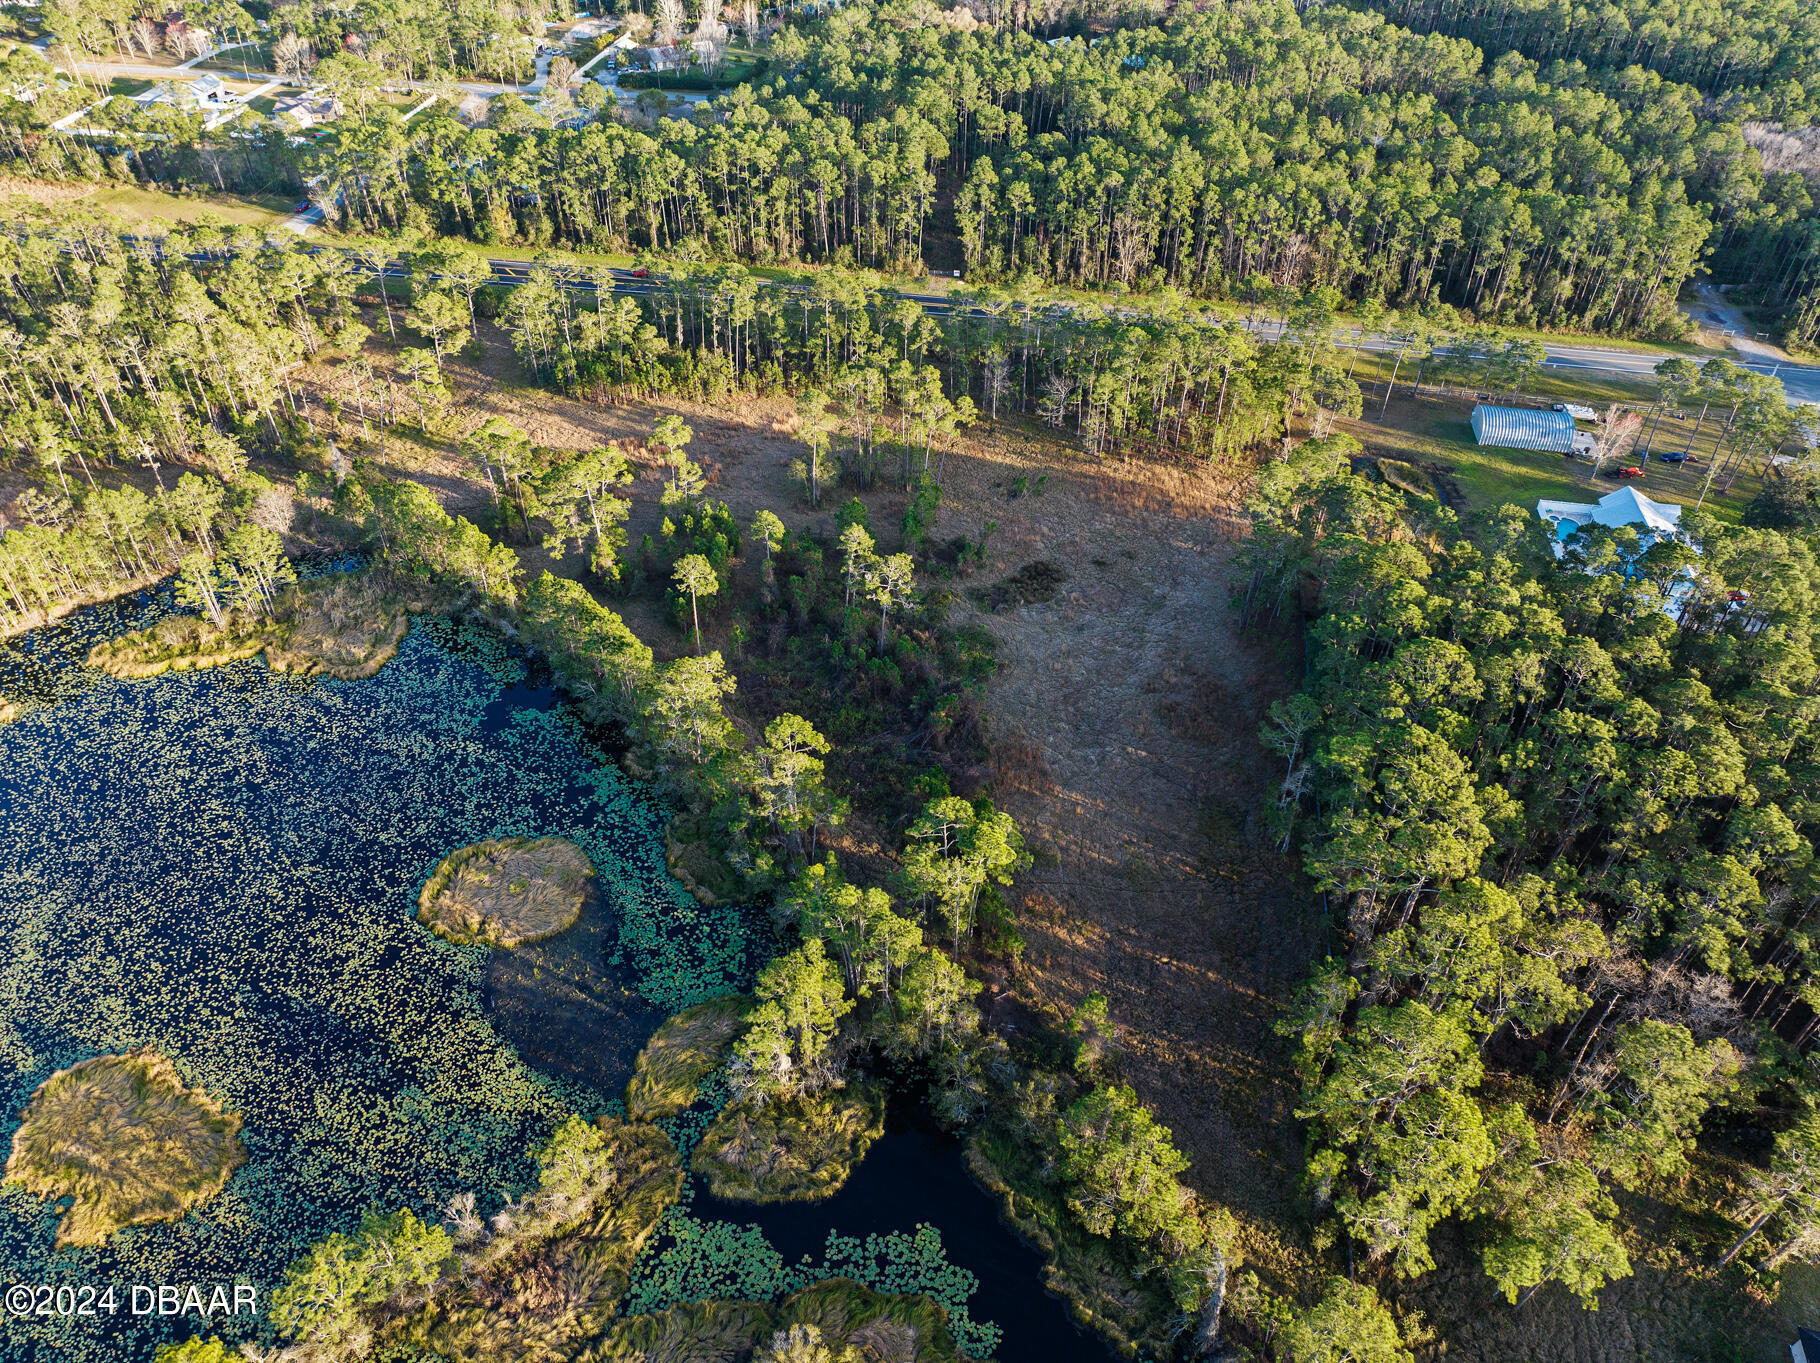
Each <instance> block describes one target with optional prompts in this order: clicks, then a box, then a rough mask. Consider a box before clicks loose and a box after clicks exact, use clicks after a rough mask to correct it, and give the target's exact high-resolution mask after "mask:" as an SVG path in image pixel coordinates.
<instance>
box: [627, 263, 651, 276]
mask: <svg viewBox="0 0 1820 1363" xmlns="http://www.w3.org/2000/svg"><path fill="white" fill-rule="evenodd" d="M626 273H627V274H629V275H631V276H632V278H634V279H648V278H650V276H651V272H650V271H649V270H647V269H646V268H645V267H644V266H642V265H640V266H639V267H638V268H637V269H635V270H627V271H626Z"/></svg>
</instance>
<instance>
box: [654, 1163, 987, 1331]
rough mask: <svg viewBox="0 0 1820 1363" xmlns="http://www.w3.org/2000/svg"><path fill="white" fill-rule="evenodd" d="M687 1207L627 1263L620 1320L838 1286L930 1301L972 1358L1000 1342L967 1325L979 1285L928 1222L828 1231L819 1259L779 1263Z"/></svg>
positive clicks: (761, 1237)
mask: <svg viewBox="0 0 1820 1363" xmlns="http://www.w3.org/2000/svg"><path fill="white" fill-rule="evenodd" d="M691 1203H692V1198H691V1196H690V1190H689V1189H685V1190H684V1192H683V1196H682V1199H681V1200H680V1201H679V1202H678V1203H677V1204H676V1205H675V1206H674V1207H672V1208H671V1209H670V1210H669V1211H668V1212H667V1213H666V1214H665V1216H664V1219H663V1222H662V1224H661V1225H660V1226H659V1227H658V1230H659V1234H658V1235H657V1236H655V1237H654V1238H653V1239H652V1240H651V1242H650V1244H649V1245H648V1246H647V1247H646V1249H645V1251H644V1253H643V1254H641V1255H640V1256H639V1258H638V1261H637V1262H636V1263H635V1264H634V1265H633V1268H632V1285H631V1289H630V1290H629V1291H628V1292H627V1293H626V1299H625V1306H624V1311H625V1313H626V1314H627V1315H628V1316H638V1315H649V1314H655V1313H660V1312H664V1311H669V1310H672V1309H673V1308H676V1307H679V1306H683V1305H685V1304H687V1303H689V1302H701V1301H711V1300H721V1301H777V1300H779V1299H781V1298H785V1297H787V1296H789V1294H791V1293H805V1292H806V1291H808V1290H813V1289H815V1288H817V1287H830V1286H841V1285H844V1286H846V1287H848V1288H854V1287H856V1286H857V1288H858V1289H862V1290H866V1291H870V1292H880V1293H889V1294H895V1295H899V1296H913V1297H919V1298H926V1299H928V1301H929V1302H931V1303H934V1304H935V1305H937V1306H939V1307H940V1308H941V1311H942V1312H943V1313H945V1315H946V1324H947V1330H948V1331H951V1332H952V1336H953V1339H954V1341H955V1342H956V1343H957V1344H958V1345H959V1347H960V1349H961V1351H962V1352H964V1353H965V1354H966V1355H967V1356H968V1357H970V1358H990V1357H991V1356H992V1354H993V1352H994V1351H995V1350H996V1349H997V1348H998V1346H999V1343H1000V1341H1001V1340H1002V1339H1003V1337H1004V1332H1003V1331H1001V1330H1000V1329H999V1327H998V1326H997V1325H994V1324H992V1323H991V1322H990V1321H975V1320H974V1319H973V1317H972V1315H971V1314H970V1313H969V1311H968V1303H969V1301H970V1300H971V1299H972V1297H973V1294H974V1293H975V1292H976V1291H978V1290H979V1279H978V1278H977V1277H975V1276H974V1274H973V1273H971V1272H970V1271H969V1270H967V1269H964V1268H961V1267H959V1266H958V1265H956V1264H953V1263H951V1262H949V1260H948V1252H947V1249H946V1247H945V1246H944V1245H943V1244H942V1237H941V1232H940V1231H938V1230H937V1229H936V1228H935V1227H934V1226H931V1225H920V1226H918V1227H917V1228H916V1232H915V1233H914V1234H912V1235H906V1234H904V1233H903V1232H901V1231H893V1232H891V1233H890V1234H887V1235H869V1236H867V1237H866V1238H865V1239H864V1240H861V1239H859V1238H858V1237H856V1236H843V1235H838V1234H834V1233H830V1234H829V1236H828V1240H827V1244H826V1246H825V1248H824V1251H823V1256H822V1259H821V1261H820V1262H819V1263H817V1262H811V1261H810V1260H809V1259H808V1258H807V1257H805V1258H804V1260H803V1261H802V1262H801V1263H799V1264H796V1265H792V1266H786V1265H785V1263H784V1261H783V1256H782V1255H780V1254H779V1253H778V1252H777V1250H776V1248H775V1247H774V1246H773V1245H772V1244H771V1242H770V1241H769V1240H768V1239H766V1238H765V1234H764V1232H763V1231H762V1230H760V1229H759V1228H758V1227H757V1226H752V1225H746V1226H739V1225H735V1224H733V1223H731V1222H727V1221H703V1220H701V1219H699V1218H698V1217H696V1216H695V1215H694V1214H693V1212H692V1210H691ZM836 1280H838V1281H836ZM928 1333H929V1335H930V1337H931V1338H939V1336H936V1335H934V1333H933V1332H932V1331H931V1332H928ZM915 1356H916V1357H923V1356H924V1355H921V1354H918V1355H915ZM932 1356H933V1357H943V1356H944V1355H940V1354H936V1355H932Z"/></svg>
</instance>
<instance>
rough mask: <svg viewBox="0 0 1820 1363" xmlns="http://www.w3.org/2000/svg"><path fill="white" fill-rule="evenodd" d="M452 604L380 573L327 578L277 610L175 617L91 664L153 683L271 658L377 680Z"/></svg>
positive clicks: (127, 638) (287, 592) (93, 654)
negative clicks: (422, 626) (419, 620)
mask: <svg viewBox="0 0 1820 1363" xmlns="http://www.w3.org/2000/svg"><path fill="white" fill-rule="evenodd" d="M447 604H448V594H447V593H446V592H443V591H440V590H438V589H436V588H433V587H431V586H429V585H428V584H426V583H423V582H421V581H419V580H418V579H415V578H410V577H404V576H399V575H396V574H392V573H386V572H381V571H379V570H372V569H369V570H364V571H360V572H353V573H334V574H324V575H321V576H316V577H312V578H306V579H305V580H303V581H301V582H298V583H296V584H294V585H292V586H289V587H287V588H285V589H284V590H283V591H282V592H281V593H279V595H278V597H277V600H276V602H275V603H274V604H273V606H272V609H271V610H270V611H269V612H258V611H252V610H246V609H240V610H232V611H228V612H226V613H225V614H224V616H223V619H222V623H221V624H219V625H217V624H216V623H215V622H214V621H212V620H209V619H208V618H207V617H205V616H200V615H169V616H166V617H164V618H163V619H161V620H158V621H156V622H154V623H153V624H151V625H150V626H148V627H147V628H145V629H143V630H138V631H135V632H134V633H131V634H127V635H123V636H121V637H120V638H117V639H110V640H106V641H104V642H102V643H100V644H97V645H96V646H95V647H94V649H93V650H91V651H90V653H89V658H88V661H89V664H90V665H91V666H93V667H98V668H100V669H101V670H102V671H104V672H106V673H108V674H109V675H110V676H114V677H120V678H122V679H127V678H147V677H157V676H161V675H163V674H164V673H166V672H170V671H178V672H184V671H191V670H194V669H199V668H209V667H223V666H226V665H227V664H229V663H234V662H239V661H241V660H242V659H245V658H252V657H255V656H257V655H258V654H261V653H263V654H264V655H265V660H266V664H267V666H269V667H270V668H271V669H272V670H273V671H274V672H294V673H297V674H298V675H300V676H306V677H307V676H316V675H322V676H329V677H340V678H342V679H344V680H355V679H358V678H361V677H370V676H372V675H373V674H374V673H375V672H377V671H379V669H380V668H381V667H384V666H385V665H386V663H388V662H390V661H391V660H392V659H393V658H394V657H396V656H397V654H398V645H399V643H400V642H401V641H402V640H403V639H404V636H405V632H406V630H407V629H409V627H410V617H411V615H413V614H417V613H421V612H423V611H426V610H431V609H435V608H437V607H438V606H446V605H447Z"/></svg>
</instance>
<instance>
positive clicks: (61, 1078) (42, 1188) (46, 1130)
mask: <svg viewBox="0 0 1820 1363" xmlns="http://www.w3.org/2000/svg"><path fill="white" fill-rule="evenodd" d="M245 1159H246V1148H245V1147H244V1146H243V1145H241V1143H240V1118H239V1116H238V1115H236V1114H234V1113H231V1112H224V1111H222V1109H221V1106H220V1104H218V1103H217V1102H216V1101H215V1100H214V1099H213V1098H211V1097H209V1095H208V1094H206V1093H203V1092H201V1091H200V1090H198V1089H193V1088H190V1087H188V1086H186V1085H185V1084H184V1082H183V1077H182V1076H181V1075H180V1074H178V1073H177V1068H176V1066H174V1065H173V1064H171V1062H170V1060H169V1059H167V1058H166V1057H165V1056H162V1055H159V1054H158V1053H157V1052H156V1051H135V1052H133V1053H132V1054H130V1055H101V1056H96V1057H95V1058H94V1059H92V1060H84V1061H82V1062H81V1063H80V1064H77V1065H72V1066H70V1067H69V1068H68V1069H64V1070H58V1071H57V1072H56V1073H55V1074H53V1075H52V1076H51V1077H50V1078H49V1079H46V1080H45V1081H44V1083H43V1084H41V1085H39V1087H38V1091H37V1092H36V1093H34V1094H33V1095H32V1098H31V1101H30V1102H29V1103H27V1104H26V1106H25V1111H24V1112H23V1113H22V1114H21V1116H20V1123H19V1130H18V1131H17V1132H16V1133H15V1134H14V1136H13V1151H12V1155H11V1157H10V1158H9V1159H8V1160H7V1162H6V1178H7V1180H8V1181H9V1182H15V1183H19V1184H22V1185H23V1186H24V1187H25V1188H26V1189H27V1190H28V1191H30V1192H33V1193H36V1194H37V1195H38V1196H39V1197H44V1198H51V1199H61V1198H65V1197H67V1198H71V1199H72V1203H71V1205H70V1207H69V1209H68V1210H67V1211H66V1212H65V1213H64V1214H63V1221H62V1224H61V1225H60V1226H59V1227H58V1230H57V1243H58V1244H59V1245H60V1246H61V1245H99V1244H101V1243H102V1242H104V1241H105V1240H106V1239H107V1238H108V1236H110V1235H112V1234H113V1233H114V1232H115V1231H117V1230H119V1229H120V1228H121V1227H122V1226H136V1225H143V1224H146V1223H147V1222H154V1221H175V1220H177V1219H179V1218H180V1217H182V1216H183V1214H184V1213H185V1212H187V1211H188V1210H189V1209H190V1208H191V1207H193V1206H195V1205H196V1204H197V1203H199V1202H203V1201H206V1200H207V1199H209V1198H211V1197H213V1196H214V1195H215V1194H216V1193H218V1192H220V1191H221V1189H222V1188H223V1187H224V1186H225V1185H226V1183H227V1181H228V1176H229V1175H230V1174H232V1173H233V1172H234V1170H235V1169H236V1168H237V1167H239V1165H240V1164H241V1163H242V1162H244V1161H245Z"/></svg>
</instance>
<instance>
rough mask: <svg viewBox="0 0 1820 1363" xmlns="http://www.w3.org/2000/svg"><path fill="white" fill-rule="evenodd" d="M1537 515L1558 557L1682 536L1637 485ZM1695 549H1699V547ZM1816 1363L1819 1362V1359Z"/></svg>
mask: <svg viewBox="0 0 1820 1363" xmlns="http://www.w3.org/2000/svg"><path fill="white" fill-rule="evenodd" d="M1536 515H1537V517H1538V518H1540V519H1541V521H1542V523H1543V524H1544V525H1546V526H1548V527H1549V531H1550V533H1549V541H1548V542H1549V547H1550V548H1551V549H1553V550H1554V553H1555V557H1556V558H1561V557H1563V556H1565V554H1566V552H1567V546H1568V542H1569V541H1570V540H1572V539H1573V537H1574V536H1575V535H1577V534H1579V533H1580V530H1581V529H1582V528H1583V527H1585V526H1588V525H1608V526H1611V527H1613V528H1614V529H1615V528H1616V527H1618V526H1624V525H1628V526H1631V527H1633V528H1635V530H1636V532H1637V552H1638V553H1639V554H1641V553H1644V552H1646V551H1647V550H1648V549H1649V548H1650V546H1652V545H1654V544H1656V543H1658V542H1659V541H1661V540H1665V539H1681V538H1683V537H1682V535H1681V508H1680V507H1678V506H1675V505H1674V504H1673V503H1670V502H1654V501H1651V500H1650V499H1649V498H1648V497H1645V496H1644V495H1643V494H1642V493H1640V492H1638V491H1637V490H1636V488H1634V487H1621V488H1619V489H1618V490H1617V491H1616V492H1608V493H1606V494H1605V495H1604V496H1603V497H1601V498H1599V500H1598V501H1596V502H1556V501H1550V500H1549V499H1547V498H1546V497H1545V498H1543V499H1542V500H1541V501H1539V502H1537V503H1536ZM1694 552H1696V553H1698V552H1699V550H1698V548H1697V547H1696V548H1695V550H1694ZM1629 571H1630V570H1628V569H1627V570H1626V576H1628V575H1629ZM1693 592H1694V576H1693V573H1692V572H1690V571H1689V570H1688V569H1686V568H1683V569H1682V570H1681V571H1680V573H1679V574H1677V575H1676V578H1675V582H1674V585H1673V586H1671V587H1670V588H1669V591H1668V600H1667V601H1666V602H1665V603H1664V604H1663V609H1664V610H1666V611H1667V612H1668V613H1669V614H1670V615H1672V616H1674V617H1676V618H1677V619H1679V618H1680V615H1681V612H1682V610H1683V609H1684V608H1685V607H1686V605H1687V601H1688V599H1689V598H1690V597H1691V596H1692V595H1693ZM1815 1363H1820V1358H1817V1359H1816V1360H1815Z"/></svg>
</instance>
